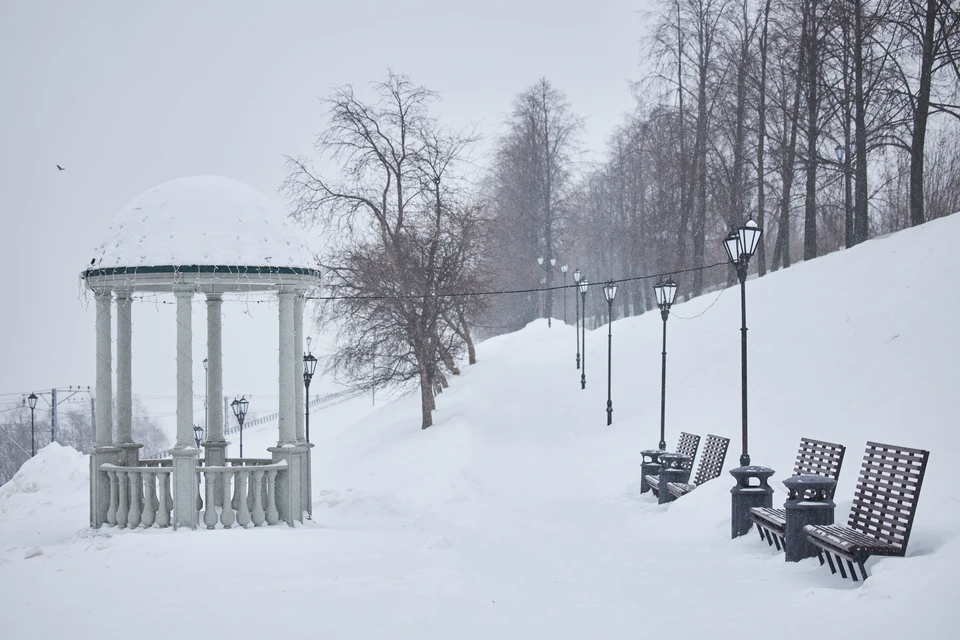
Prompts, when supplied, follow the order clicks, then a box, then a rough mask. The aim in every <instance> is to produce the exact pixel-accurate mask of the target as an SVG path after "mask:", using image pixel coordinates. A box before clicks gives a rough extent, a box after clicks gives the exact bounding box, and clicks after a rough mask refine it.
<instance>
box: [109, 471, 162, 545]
mask: <svg viewBox="0 0 960 640" xmlns="http://www.w3.org/2000/svg"><path fill="white" fill-rule="evenodd" d="M100 470H101V471H105V472H106V473H107V477H109V478H110V506H109V508H108V509H107V523H108V524H112V525H114V526H117V527H119V528H121V529H123V528H125V527H130V528H131V529H135V528H137V527H139V526H140V525H141V524H142V525H143V526H144V527H146V528H149V527H152V526H153V525H154V524H156V525H157V526H158V527H168V526H170V512H171V510H172V509H173V496H172V495H171V494H170V476H171V474H172V473H173V467H172V466H160V465H157V466H140V467H121V466H118V465H114V464H102V465H100Z"/></svg>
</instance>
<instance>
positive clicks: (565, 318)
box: [560, 264, 567, 324]
mask: <svg viewBox="0 0 960 640" xmlns="http://www.w3.org/2000/svg"><path fill="white" fill-rule="evenodd" d="M560 273H562V274H563V324H567V265H565V264H564V265H561V266H560Z"/></svg>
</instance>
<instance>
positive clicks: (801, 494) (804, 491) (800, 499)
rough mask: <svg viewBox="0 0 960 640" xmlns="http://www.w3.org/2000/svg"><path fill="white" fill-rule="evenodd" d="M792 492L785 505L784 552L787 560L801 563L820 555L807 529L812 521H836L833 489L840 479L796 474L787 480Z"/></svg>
mask: <svg viewBox="0 0 960 640" xmlns="http://www.w3.org/2000/svg"><path fill="white" fill-rule="evenodd" d="M783 485H784V486H785V487H786V488H787V491H789V494H788V496H787V501H786V502H784V503H783V508H784V509H785V510H786V512H787V526H786V535H785V536H784V542H785V544H784V555H785V559H786V561H787V562H799V561H800V560H803V559H804V558H812V557H814V556H815V555H817V548H816V547H815V546H814V545H813V544H811V543H810V541H809V540H807V536H806V534H805V533H804V532H803V528H804V527H805V526H807V525H808V524H812V525H828V524H833V512H834V507H836V504H835V503H834V502H833V499H832V497H833V491H834V489H835V488H836V486H837V481H836V480H834V479H833V478H825V477H823V476H793V477H792V478H787V479H786V480H784V481H783Z"/></svg>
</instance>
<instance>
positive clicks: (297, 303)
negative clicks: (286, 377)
mask: <svg viewBox="0 0 960 640" xmlns="http://www.w3.org/2000/svg"><path fill="white" fill-rule="evenodd" d="M304 301H305V298H304V295H303V294H302V293H300V294H297V296H296V297H295V298H294V299H293V344H294V350H293V379H294V381H295V386H296V389H297V394H296V416H297V444H299V445H300V446H301V447H302V448H304V449H306V450H305V451H304V452H303V460H302V463H301V465H300V498H301V501H302V503H301V506H302V509H301V511H306V512H307V513H309V514H310V516H311V517H312V516H313V491H312V490H311V486H310V474H311V467H310V464H311V459H310V458H311V453H310V449H311V448H313V445H312V444H310V443H308V442H307V436H306V432H305V429H304V411H305V409H306V407H305V402H308V401H309V399H308V398H306V396H305V394H304V384H303V305H304Z"/></svg>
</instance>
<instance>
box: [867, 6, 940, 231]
mask: <svg viewBox="0 0 960 640" xmlns="http://www.w3.org/2000/svg"><path fill="white" fill-rule="evenodd" d="M862 4H863V3H862V0H854V3H853V10H854V12H855V14H854V17H853V102H854V116H853V117H854V119H855V125H856V130H855V131H854V139H855V143H856V147H857V154H856V160H857V161H856V164H855V165H854V167H855V170H856V178H857V179H856V197H855V199H854V207H855V208H856V211H855V212H854V215H853V231H854V239H855V240H856V242H858V243H860V242H864V241H866V239H867V235H868V233H869V231H870V230H869V228H868V214H867V197H868V195H867V109H866V99H865V98H864V95H863V39H864V38H863V16H862V14H863V7H862ZM920 166H921V173H922V166H923V152H922V151H921V154H920ZM922 190H923V187H922V185H921V193H922ZM921 197H922V196H921ZM921 215H922V208H921Z"/></svg>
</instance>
